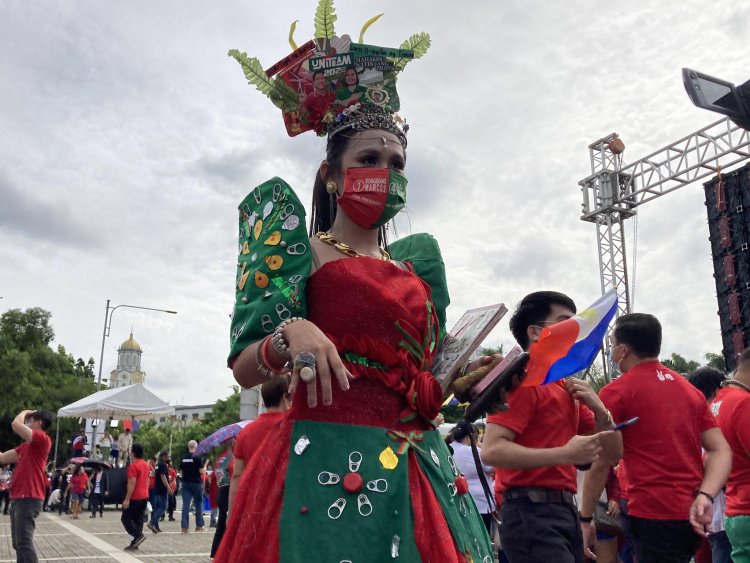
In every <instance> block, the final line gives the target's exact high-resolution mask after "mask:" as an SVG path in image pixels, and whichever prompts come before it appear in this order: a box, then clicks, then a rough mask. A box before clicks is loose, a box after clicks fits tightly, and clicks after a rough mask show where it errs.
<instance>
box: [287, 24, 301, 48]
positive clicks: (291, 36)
mask: <svg viewBox="0 0 750 563" xmlns="http://www.w3.org/2000/svg"><path fill="white" fill-rule="evenodd" d="M298 21H299V20H294V21H293V22H292V25H290V26H289V45H291V47H292V51H296V50H297V43H296V42H295V41H294V31H295V30H296V29H297V22H298Z"/></svg>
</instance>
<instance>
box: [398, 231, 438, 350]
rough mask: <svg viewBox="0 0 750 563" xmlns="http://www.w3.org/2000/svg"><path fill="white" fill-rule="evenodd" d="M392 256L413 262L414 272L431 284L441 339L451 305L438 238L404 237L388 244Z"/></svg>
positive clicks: (417, 235) (420, 234) (425, 234)
mask: <svg viewBox="0 0 750 563" xmlns="http://www.w3.org/2000/svg"><path fill="white" fill-rule="evenodd" d="M388 253H389V254H390V255H391V258H393V259H394V260H398V261H401V262H411V264H412V265H413V266H414V273H415V274H417V275H418V276H419V277H420V278H422V279H423V280H424V281H425V282H426V283H427V285H429V286H430V290H431V298H432V303H433V305H435V312H436V313H437V316H438V321H439V322H440V339H439V341H440V342H442V340H443V337H444V336H445V332H446V331H445V311H446V309H447V308H448V305H450V302H451V299H450V296H449V295H448V281H447V280H446V279H445V264H444V263H443V256H442V255H441V254H440V247H439V246H438V243H437V240H435V239H434V238H433V237H432V236H431V235H428V234H427V233H418V234H415V235H410V236H408V237H404V238H402V239H399V240H397V241H395V242H392V243H391V244H389V245H388Z"/></svg>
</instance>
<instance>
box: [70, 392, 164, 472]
mask: <svg viewBox="0 0 750 563" xmlns="http://www.w3.org/2000/svg"><path fill="white" fill-rule="evenodd" d="M173 414H174V407H173V406H170V405H169V404H168V403H165V402H164V401H162V400H161V399H160V398H159V397H157V396H156V395H154V394H153V393H152V392H151V391H149V390H148V389H146V388H145V387H144V386H143V384H141V383H136V384H135V385H128V386H127V387H115V388H114V389H105V390H104V391H97V392H96V393H94V394H93V395H89V396H88V397H84V398H83V399H79V400H78V401H76V402H75V403H71V404H69V405H66V406H64V407H62V408H61V409H60V410H59V411H57V416H58V418H59V417H61V416H62V417H69V418H71V417H72V418H94V419H100V420H107V419H109V418H115V419H118V420H122V419H136V418H137V419H141V420H142V419H148V418H160V417H162V416H170V415H173ZM57 432H58V435H57V436H55V459H57V442H58V440H59V432H60V426H59V425H58V427H57ZM96 443H97V442H96V426H94V427H93V428H92V432H91V444H92V446H91V447H92V451H93V445H94V444H96Z"/></svg>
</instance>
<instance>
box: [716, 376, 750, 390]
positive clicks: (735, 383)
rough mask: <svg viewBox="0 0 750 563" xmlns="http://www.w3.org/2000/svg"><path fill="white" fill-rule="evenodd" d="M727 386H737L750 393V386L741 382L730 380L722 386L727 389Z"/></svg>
mask: <svg viewBox="0 0 750 563" xmlns="http://www.w3.org/2000/svg"><path fill="white" fill-rule="evenodd" d="M727 385H736V386H737V387H739V388H740V389H744V390H745V391H747V392H748V393H750V386H748V385H747V384H745V383H742V382H741V381H737V380H736V379H729V380H727V381H725V382H724V383H722V384H721V386H722V387H726V386H727Z"/></svg>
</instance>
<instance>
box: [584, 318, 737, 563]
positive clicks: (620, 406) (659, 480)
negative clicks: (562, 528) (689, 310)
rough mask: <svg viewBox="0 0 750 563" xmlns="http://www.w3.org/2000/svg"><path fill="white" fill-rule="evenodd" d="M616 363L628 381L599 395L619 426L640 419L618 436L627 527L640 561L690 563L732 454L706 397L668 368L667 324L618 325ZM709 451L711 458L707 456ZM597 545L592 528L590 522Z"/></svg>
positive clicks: (592, 483) (589, 508)
mask: <svg viewBox="0 0 750 563" xmlns="http://www.w3.org/2000/svg"><path fill="white" fill-rule="evenodd" d="M611 345H612V348H611V354H612V362H613V364H615V365H616V366H617V367H619V370H620V371H621V372H622V374H623V375H622V376H620V377H619V378H617V379H615V380H614V381H613V382H612V383H610V384H609V385H607V386H605V387H604V388H603V389H602V390H601V391H600V392H599V397H600V398H601V400H602V401H603V402H604V404H605V405H606V406H607V407H608V408H609V410H610V411H611V412H612V416H613V417H614V419H615V420H618V421H624V420H628V419H631V418H633V417H638V418H639V420H638V422H637V423H636V424H633V425H632V426H629V427H628V428H625V429H623V431H622V432H618V433H616V438H617V440H621V441H622V442H623V446H624V449H623V452H624V453H623V458H622V462H621V463H623V464H624V466H625V470H626V471H627V476H628V477H627V480H628V521H629V524H630V530H631V534H632V536H633V540H634V542H635V553H636V556H637V558H638V561H639V563H651V562H654V563H656V562H664V561H674V562H680V561H684V562H685V563H687V562H688V561H690V559H691V557H692V555H693V553H694V552H695V549H696V548H697V546H698V543H699V541H700V537H699V535H700V536H704V537H705V536H706V534H707V531H708V529H709V526H710V524H711V516H712V513H713V507H712V504H713V499H714V496H715V495H716V494H717V493H718V492H719V491H720V490H721V488H722V486H723V485H724V482H725V481H726V478H727V475H728V474H729V468H730V466H731V463H732V453H731V450H730V449H729V446H728V445H727V443H726V440H725V439H724V437H723V436H722V435H721V431H720V430H719V429H718V428H717V427H716V421H715V420H714V418H713V416H712V415H711V412H710V410H709V408H708V404H707V403H706V399H705V397H704V396H703V394H702V393H701V392H700V391H699V390H698V389H696V388H695V387H693V386H692V385H691V384H690V383H689V382H688V381H687V380H686V379H685V378H684V377H682V376H681V375H680V374H678V373H675V372H673V371H671V370H669V369H667V368H666V367H664V366H663V365H662V364H661V363H660V362H659V359H658V356H659V353H660V351H661V324H659V321H658V320H657V319H656V317H654V316H653V315H648V314H644V313H632V314H629V315H623V316H621V317H620V318H619V319H617V321H616V322H615V325H614V328H613V329H612V335H611ZM701 447H703V449H704V450H705V460H704V459H703V458H702V457H701ZM606 469H607V468H606V467H602V464H594V466H593V467H592V468H591V470H590V471H589V472H588V474H587V475H586V478H585V481H584V495H583V499H582V502H581V517H582V518H584V519H585V518H586V517H590V516H592V514H593V510H594V504H595V499H597V498H599V494H600V493H601V486H600V485H601V484H603V482H604V480H606V474H605V475H604V476H602V473H604V472H606ZM584 533H585V535H586V536H587V541H589V542H593V539H592V537H593V535H594V534H595V529H594V525H593V523H590V522H588V523H586V524H584Z"/></svg>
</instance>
